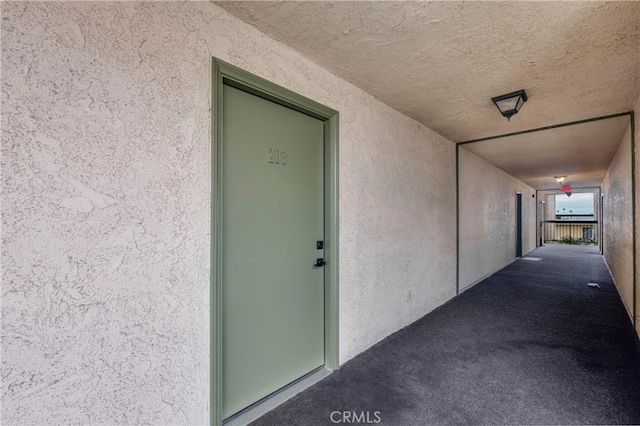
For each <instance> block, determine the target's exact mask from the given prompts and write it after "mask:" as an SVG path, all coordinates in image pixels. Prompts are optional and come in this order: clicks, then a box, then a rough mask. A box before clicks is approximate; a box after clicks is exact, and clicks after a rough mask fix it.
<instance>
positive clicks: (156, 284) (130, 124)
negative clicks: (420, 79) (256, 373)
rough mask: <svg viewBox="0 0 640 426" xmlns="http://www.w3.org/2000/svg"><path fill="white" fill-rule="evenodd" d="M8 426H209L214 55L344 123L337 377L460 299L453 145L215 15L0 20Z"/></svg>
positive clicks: (96, 14) (99, 13) (112, 7)
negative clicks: (345, 366)
mask: <svg viewBox="0 0 640 426" xmlns="http://www.w3.org/2000/svg"><path fill="white" fill-rule="evenodd" d="M2 15H3V24H2V130H3V131H2V231H3V232H2V265H1V266H2V377H3V380H2V386H3V400H2V419H1V423H2V424H47V423H48V424H52V423H74V424H76V423H77V424H144V423H148V424H205V423H207V422H208V415H209V413H208V411H209V409H208V405H209V404H208V401H209V385H210V383H209V378H208V373H209V364H210V360H209V279H210V273H211V271H210V268H209V245H210V221H211V210H210V202H211V198H210V194H211V161H210V156H211V149H210V144H211V141H210V132H211V129H210V113H209V107H210V101H209V100H210V95H211V93H210V90H211V85H210V80H211V57H212V56H216V57H219V58H221V59H223V60H225V61H227V62H230V63H232V64H234V65H237V66H239V67H241V68H243V69H245V70H247V71H249V72H252V73H255V74H257V75H259V76H261V77H264V78H266V79H268V80H270V81H273V82H275V83H277V84H280V85H282V86H285V87H287V88H289V89H291V90H294V91H296V92H298V93H300V94H302V95H305V96H307V97H310V98H312V99H314V100H316V101H318V102H320V103H323V104H325V105H327V106H329V107H331V108H334V109H336V110H338V111H339V112H340V168H341V169H340V227H341V228H340V256H341V260H340V360H341V361H342V362H344V361H346V360H348V359H350V358H352V357H353V356H355V355H356V354H358V353H360V352H362V351H363V350H365V349H367V348H369V347H370V346H371V345H373V344H375V343H376V342H378V341H379V340H381V339H382V338H384V337H385V336H387V335H389V334H390V333H392V332H394V331H396V330H398V329H400V328H402V327H404V326H406V325H408V324H410V323H411V322H413V321H415V320H416V319H418V318H420V317H421V316H423V315H425V314H426V313H428V312H429V311H431V310H432V309H434V308H435V307H437V306H439V305H441V304H442V303H444V302H445V301H447V300H449V299H450V298H451V297H453V295H454V293H455V266H456V265H455V253H456V247H455V216H456V215H455V166H454V162H455V147H454V145H453V144H452V143H451V142H450V141H448V140H446V139H445V138H443V137H441V136H439V135H437V134H436V133H434V132H433V131H431V130H429V129H428V128H426V127H424V126H422V125H420V124H418V123H417V122H416V121H414V120H412V119H409V118H407V117H406V116H403V115H401V114H400V113H398V112H396V111H394V110H392V109H391V108H389V107H387V106H385V105H384V104H382V103H380V102H378V101H376V100H375V99H373V98H372V97H371V96H369V95H368V94H366V93H364V92H362V91H361V90H359V89H357V88H355V87H354V86H352V85H351V84H349V83H347V82H345V81H343V80H341V79H339V78H337V77H335V76H333V75H332V74H330V73H328V72H327V71H325V70H323V69H322V68H320V67H319V66H317V65H316V64H314V63H312V62H310V61H309V60H307V59H305V58H303V57H302V56H301V55H300V54H298V53H296V52H294V51H292V50H290V49H289V48H286V47H284V46H283V45H281V44H279V43H277V42H275V41H273V40H272V39H270V38H268V37H266V36H265V35H263V34H261V33H259V32H258V31H257V30H255V29H253V28H252V27H249V26H248V25H246V24H244V23H243V22H241V21H239V20H238V19H236V18H234V17H232V16H231V15H229V14H228V13H226V12H224V11H223V10H221V9H219V8H218V7H216V6H215V5H213V4H211V3H208V2H202V3H190V2H135V3H134V2H130V3H129V2H127V3H106V2H64V3H49V2H46V3H45V2H14V3H9V2H3V3H2Z"/></svg>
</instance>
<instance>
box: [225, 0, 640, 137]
mask: <svg viewBox="0 0 640 426" xmlns="http://www.w3.org/2000/svg"><path fill="white" fill-rule="evenodd" d="M216 3H217V4H219V5H220V6H221V7H223V8H225V9H226V10H228V11H229V12H231V13H232V14H234V15H235V16H237V17H239V18H240V19H242V20H244V21H246V22H248V23H249V24H251V25H253V26H255V27H256V28H258V29H259V30H260V31H262V32H264V33H266V34H268V35H270V36H271V37H273V38H275V39H277V40H279V41H281V42H283V43H285V44H288V45H289V46H291V47H293V48H294V49H295V50H297V51H299V52H301V53H302V54H304V55H305V56H307V57H309V58H311V59H312V60H314V61H315V62H317V63H318V64H320V65H322V66H323V67H324V68H326V69H328V70H330V71H331V72H333V73H334V74H336V75H338V76H340V77H342V78H344V79H346V80H348V81H350V82H352V83H353V84H355V85H356V86H359V87H360V88H362V89H363V90H365V91H367V92H368V93H370V94H372V95H373V96H375V97H376V98H378V99H380V100H381V101H383V102H385V103H386V104H388V105H390V106H391V107H393V108H395V109H397V110H399V111H401V112H403V113H404V114H406V115H408V116H410V117H413V118H415V119H417V120H418V121H420V122H422V123H423V124H425V125H427V126H428V127H430V128H432V129H433V130H435V131H437V132H439V133H440V134H442V135H444V136H445V137H447V138H449V139H451V140H454V141H464V140H469V139H476V138H481V137H485V136H492V135H497V134H503V133H510V132H514V131H518V130H524V129H530V128H535V127H541V126H547V125H551V124H556V123H562V122H568V121H574V120H580V119H585V118H590V117H594V116H600V115H607V114H612V113H618V112H623V111H628V110H630V109H632V107H633V105H634V103H635V101H636V100H637V99H638V95H639V92H640V2H614V3H604V2H462V3H461V2H447V1H445V2H362V1H361V2H308V1H301V2H284V3H281V2H269V1H266V2H265V1H259V2H248V1H237V2H216ZM519 89H525V90H526V91H527V94H528V95H529V101H528V102H527V103H526V104H525V105H524V106H523V108H522V111H521V112H520V113H519V114H518V115H516V116H514V117H513V118H512V119H511V121H510V122H508V121H507V120H506V119H504V118H502V116H500V114H499V112H498V110H497V109H496V108H495V106H494V105H493V104H492V103H491V100H490V99H491V97H493V96H497V95H501V94H504V93H508V92H512V91H515V90H519Z"/></svg>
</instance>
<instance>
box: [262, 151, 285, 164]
mask: <svg viewBox="0 0 640 426" xmlns="http://www.w3.org/2000/svg"><path fill="white" fill-rule="evenodd" d="M267 162H268V163H271V164H280V165H281V166H284V165H286V164H287V152H286V151H281V150H279V149H274V148H267Z"/></svg>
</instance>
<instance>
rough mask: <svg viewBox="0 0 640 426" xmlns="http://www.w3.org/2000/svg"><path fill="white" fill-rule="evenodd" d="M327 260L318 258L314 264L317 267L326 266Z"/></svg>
mask: <svg viewBox="0 0 640 426" xmlns="http://www.w3.org/2000/svg"><path fill="white" fill-rule="evenodd" d="M326 264H327V262H325V261H324V259H323V258H322V257H320V258H318V259H316V263H314V264H313V266H315V267H316V268H319V267H320V266H324V265H326Z"/></svg>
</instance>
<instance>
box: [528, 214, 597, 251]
mask: <svg viewBox="0 0 640 426" xmlns="http://www.w3.org/2000/svg"><path fill="white" fill-rule="evenodd" d="M540 226H541V227H542V242H543V243H544V242H555V243H565V244H595V245H597V244H598V239H599V226H600V225H599V224H598V221H597V220H571V221H569V220H545V221H544V222H542V223H541V224H540Z"/></svg>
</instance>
